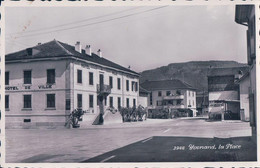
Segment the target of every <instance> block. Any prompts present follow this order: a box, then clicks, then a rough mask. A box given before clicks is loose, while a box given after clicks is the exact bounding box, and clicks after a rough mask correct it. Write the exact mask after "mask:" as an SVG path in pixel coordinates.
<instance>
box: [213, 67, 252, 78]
mask: <svg viewBox="0 0 260 168" xmlns="http://www.w3.org/2000/svg"><path fill="white" fill-rule="evenodd" d="M247 71H248V66H243V67H231V68H211V69H209V71H208V76H228V75H236V74H239V73H240V74H241V73H242V74H245V73H246V72H247Z"/></svg>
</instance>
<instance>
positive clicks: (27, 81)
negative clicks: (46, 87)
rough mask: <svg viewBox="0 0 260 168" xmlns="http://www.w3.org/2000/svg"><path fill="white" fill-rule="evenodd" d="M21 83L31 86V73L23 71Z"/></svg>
mask: <svg viewBox="0 0 260 168" xmlns="http://www.w3.org/2000/svg"><path fill="white" fill-rule="evenodd" d="M23 83H24V84H32V71H31V70H28V71H23Z"/></svg>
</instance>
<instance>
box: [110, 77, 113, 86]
mask: <svg viewBox="0 0 260 168" xmlns="http://www.w3.org/2000/svg"><path fill="white" fill-rule="evenodd" d="M109 86H110V88H113V77H112V76H109Z"/></svg>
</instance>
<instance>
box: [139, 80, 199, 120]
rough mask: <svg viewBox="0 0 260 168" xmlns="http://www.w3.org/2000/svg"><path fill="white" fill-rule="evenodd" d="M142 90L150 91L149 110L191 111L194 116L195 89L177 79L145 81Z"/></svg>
mask: <svg viewBox="0 0 260 168" xmlns="http://www.w3.org/2000/svg"><path fill="white" fill-rule="evenodd" d="M141 87H142V88H145V89H146V90H148V91H150V94H149V98H148V107H149V108H164V107H165V108H170V109H191V110H192V111H193V116H196V89H195V88H193V87H192V86H191V85H189V84H188V83H186V82H183V81H181V80H178V79H173V80H159V81H145V82H144V83H142V84H141Z"/></svg>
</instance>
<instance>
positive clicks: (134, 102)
mask: <svg viewBox="0 0 260 168" xmlns="http://www.w3.org/2000/svg"><path fill="white" fill-rule="evenodd" d="M133 107H136V101H135V99H133Z"/></svg>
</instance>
